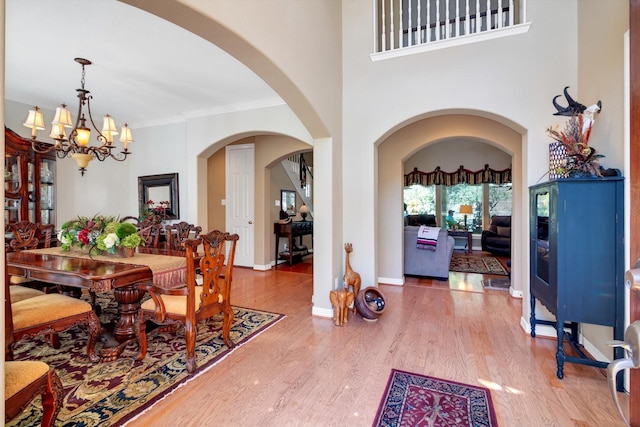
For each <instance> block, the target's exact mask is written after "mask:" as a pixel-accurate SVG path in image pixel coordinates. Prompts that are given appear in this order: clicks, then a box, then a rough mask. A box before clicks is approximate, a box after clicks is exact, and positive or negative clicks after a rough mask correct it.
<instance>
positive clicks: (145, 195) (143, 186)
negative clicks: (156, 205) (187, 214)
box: [138, 173, 180, 219]
mask: <svg viewBox="0 0 640 427" xmlns="http://www.w3.org/2000/svg"><path fill="white" fill-rule="evenodd" d="M151 187H169V200H168V201H169V203H171V205H170V206H169V209H167V213H166V219H180V201H179V197H178V174H177V173H167V174H162V175H146V176H139V177H138V205H139V206H138V208H139V212H142V211H143V209H144V208H145V207H146V206H147V201H149V188H151Z"/></svg>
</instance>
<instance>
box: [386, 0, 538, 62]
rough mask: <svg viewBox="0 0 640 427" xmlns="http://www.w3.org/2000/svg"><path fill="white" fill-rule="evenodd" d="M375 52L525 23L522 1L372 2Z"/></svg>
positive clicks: (524, 6)
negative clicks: (373, 5)
mask: <svg viewBox="0 0 640 427" xmlns="http://www.w3.org/2000/svg"><path fill="white" fill-rule="evenodd" d="M374 1H376V3H377V13H378V15H377V17H376V22H377V25H376V27H377V28H376V52H387V51H393V50H396V49H402V48H407V47H414V46H424V45H429V44H435V43H437V42H441V41H444V40H451V39H457V38H462V37H466V36H468V37H472V36H474V35H480V34H487V33H491V32H495V31H498V30H501V29H504V28H508V27H514V26H517V25H519V24H523V23H526V0H374Z"/></svg>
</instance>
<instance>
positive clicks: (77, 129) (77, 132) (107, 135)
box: [24, 58, 133, 176]
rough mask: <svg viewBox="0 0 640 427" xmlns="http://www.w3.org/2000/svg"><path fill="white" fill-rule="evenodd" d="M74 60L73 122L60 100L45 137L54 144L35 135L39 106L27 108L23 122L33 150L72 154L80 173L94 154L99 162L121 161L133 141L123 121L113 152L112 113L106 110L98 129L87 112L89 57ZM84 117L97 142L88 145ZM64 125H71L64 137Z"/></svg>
mask: <svg viewBox="0 0 640 427" xmlns="http://www.w3.org/2000/svg"><path fill="white" fill-rule="evenodd" d="M75 61H76V62H77V63H78V64H80V65H82V79H81V80H80V89H76V91H77V92H78V100H79V102H78V116H77V119H76V122H75V124H73V122H72V121H71V112H70V111H69V110H67V106H66V105H65V104H62V105H61V106H60V107H58V108H56V114H55V116H54V118H53V121H52V122H51V133H50V134H49V137H51V138H53V139H54V140H55V143H54V144H50V143H46V142H41V141H38V140H37V139H36V133H37V131H39V130H44V129H45V127H44V119H43V117H42V113H41V112H40V109H39V108H38V107H37V106H36V107H34V108H33V110H29V115H28V116H27V120H26V121H25V122H24V126H26V127H28V128H31V147H32V148H33V150H34V151H35V152H37V153H49V152H51V151H55V153H56V156H57V157H58V158H60V159H63V158H65V157H67V156H70V157H71V158H73V159H74V160H75V161H76V163H77V164H78V168H79V169H80V174H81V175H82V176H84V173H85V172H86V170H87V166H88V165H89V162H90V161H91V160H93V159H94V158H96V159H98V160H100V161H101V162H102V161H104V160H106V159H108V158H112V159H114V160H117V161H119V162H122V161H124V160H125V159H126V158H127V156H128V155H129V154H131V152H130V151H129V149H128V146H129V144H130V143H132V142H133V136H132V135H131V129H129V126H128V125H127V124H126V123H125V124H124V126H123V127H122V129H121V130H120V139H119V141H120V142H122V144H123V145H124V148H123V150H122V151H121V152H120V153H116V152H113V151H112V150H113V149H114V148H116V146H115V145H114V144H113V137H114V136H116V135H118V128H117V127H116V123H115V121H114V120H113V117H111V116H109V115H108V114H107V115H106V116H105V117H104V119H103V120H102V130H101V131H100V130H98V127H97V126H96V124H95V122H94V121H93V117H92V115H91V98H93V97H92V96H91V92H89V91H88V90H86V89H85V88H84V73H85V72H84V67H85V66H86V65H91V61H89V60H88V59H84V58H75ZM85 106H86V107H87V113H88V115H89V117H88V118H86V117H85V115H84V111H83V109H84V107H85ZM87 120H88V121H89V122H90V123H91V126H92V127H93V129H94V130H95V131H96V132H97V136H96V138H97V140H98V142H99V143H100V145H88V144H89V139H90V138H91V129H90V128H89V127H87V123H86V122H87ZM65 128H71V132H70V133H69V137H67V134H66V131H65Z"/></svg>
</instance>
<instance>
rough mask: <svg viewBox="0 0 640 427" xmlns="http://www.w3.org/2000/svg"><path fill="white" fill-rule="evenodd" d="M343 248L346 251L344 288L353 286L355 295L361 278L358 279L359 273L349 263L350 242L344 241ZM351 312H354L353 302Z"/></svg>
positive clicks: (358, 289) (351, 250) (358, 290)
mask: <svg viewBox="0 0 640 427" xmlns="http://www.w3.org/2000/svg"><path fill="white" fill-rule="evenodd" d="M344 250H345V252H346V253H347V255H346V257H345V265H344V288H345V289H346V290H347V291H348V290H349V287H351V286H353V295H354V297H355V296H357V295H358V292H360V285H361V283H362V280H361V279H360V275H359V274H358V273H356V272H355V271H353V269H352V268H351V264H350V263H349V254H350V253H351V252H353V247H352V245H351V243H345V244H344ZM353 312H354V313H355V312H356V305H355V304H354V305H353Z"/></svg>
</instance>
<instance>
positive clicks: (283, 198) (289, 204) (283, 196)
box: [280, 190, 296, 216]
mask: <svg viewBox="0 0 640 427" xmlns="http://www.w3.org/2000/svg"><path fill="white" fill-rule="evenodd" d="M280 209H282V210H283V211H285V212H286V213H287V214H288V215H289V216H295V215H296V192H295V191H293V190H280Z"/></svg>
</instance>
